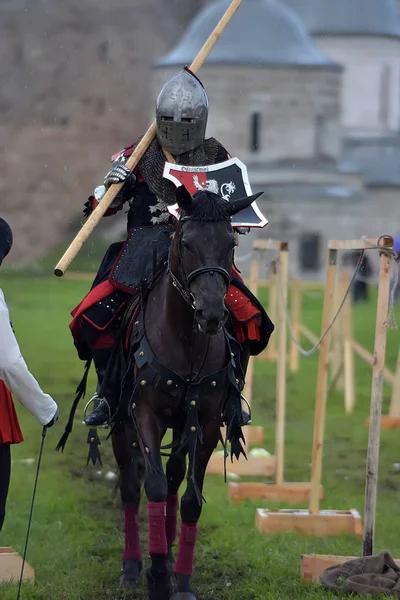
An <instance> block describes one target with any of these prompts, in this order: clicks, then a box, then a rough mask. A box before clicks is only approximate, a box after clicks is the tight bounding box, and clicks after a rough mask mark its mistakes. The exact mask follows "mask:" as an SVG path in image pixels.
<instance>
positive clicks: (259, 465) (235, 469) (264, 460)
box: [207, 453, 276, 477]
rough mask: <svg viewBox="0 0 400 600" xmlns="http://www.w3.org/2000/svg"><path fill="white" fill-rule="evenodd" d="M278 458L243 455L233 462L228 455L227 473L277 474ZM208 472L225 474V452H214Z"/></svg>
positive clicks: (256, 475) (243, 474)
mask: <svg viewBox="0 0 400 600" xmlns="http://www.w3.org/2000/svg"><path fill="white" fill-rule="evenodd" d="M275 469H276V459H275V456H248V460H246V459H245V458H243V457H241V458H240V460H235V461H234V462H233V463H232V462H231V459H230V458H229V457H228V458H227V460H226V471H227V473H233V474H234V475H240V476H241V477H242V476H244V477H247V476H253V477H272V476H274V475H275ZM207 474H209V475H210V474H214V475H223V474H224V456H223V454H216V453H215V454H213V455H212V456H211V458H210V461H209V463H208V467H207Z"/></svg>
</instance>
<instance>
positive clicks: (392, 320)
mask: <svg viewBox="0 0 400 600" xmlns="http://www.w3.org/2000/svg"><path fill="white" fill-rule="evenodd" d="M384 237H386V236H384V235H382V236H380V238H379V239H378V241H377V243H376V244H373V243H371V242H370V241H369V240H368V239H367V238H365V236H364V237H362V238H361V239H362V240H363V241H364V242H365V243H367V244H368V245H369V246H370V248H371V249H376V250H379V253H380V254H384V255H385V256H388V257H391V258H397V254H396V252H395V251H394V250H393V248H386V247H384V246H381V245H380V242H381V240H382V239H383V238H384ZM364 252H365V250H362V252H361V254H360V257H359V259H358V262H357V265H356V268H355V271H354V273H353V275H352V277H351V279H350V283H349V285H348V287H347V289H346V292H345V294H344V296H343V299H342V301H341V302H340V305H339V308H338V309H337V311H336V313H335V314H334V316H333V317H332V319H331V321H330V323H329V325H328V327H327V328H326V330H325V331H324V333H323V334H322V335H321V337H320V338H319V340H318V341H317V342H316V344H315V345H314V346H313V347H312V348H311V349H310V350H305V349H304V348H303V346H302V345H301V344H300V342H299V341H298V340H297V339H296V337H295V335H294V331H293V326H292V321H291V318H290V315H289V312H288V308H287V303H286V302H285V298H284V294H283V285H282V277H281V270H280V263H279V260H278V261H276V265H277V268H278V274H279V277H278V286H279V292H280V293H279V295H280V300H281V304H282V307H283V310H284V312H285V319H286V323H287V326H288V328H289V333H290V337H291V339H292V341H293V343H294V345H295V346H296V348H297V349H298V350H299V352H300V353H301V354H302V355H303V356H312V355H313V354H315V352H316V351H317V350H318V348H319V347H320V345H321V343H322V342H323V340H324V339H325V337H326V336H327V335H328V333H329V331H330V330H331V329H332V327H333V326H334V324H335V322H336V320H337V318H338V317H339V314H340V312H341V310H342V308H343V306H344V304H345V302H346V300H347V296H348V295H349V292H350V289H351V286H352V285H353V283H354V280H355V279H356V276H357V273H358V271H359V269H360V265H361V263H362V260H363V258H364ZM393 264H394V265H395V281H394V285H393V287H392V290H391V292H390V298H389V311H388V318H387V320H386V322H385V324H386V327H388V328H389V327H390V328H391V329H397V325H396V322H395V318H394V294H395V290H396V287H397V284H398V275H399V273H398V265H397V263H395V262H393Z"/></svg>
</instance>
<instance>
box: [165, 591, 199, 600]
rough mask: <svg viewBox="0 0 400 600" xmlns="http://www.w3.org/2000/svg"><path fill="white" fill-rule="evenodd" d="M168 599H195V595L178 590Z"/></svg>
mask: <svg viewBox="0 0 400 600" xmlns="http://www.w3.org/2000/svg"><path fill="white" fill-rule="evenodd" d="M170 600H197V596H196V595H195V594H192V592H178V593H176V594H174V595H173V596H171V598H170Z"/></svg>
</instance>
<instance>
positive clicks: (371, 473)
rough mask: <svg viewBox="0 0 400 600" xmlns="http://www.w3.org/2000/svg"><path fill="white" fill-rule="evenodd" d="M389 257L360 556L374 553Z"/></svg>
mask: <svg viewBox="0 0 400 600" xmlns="http://www.w3.org/2000/svg"><path fill="white" fill-rule="evenodd" d="M383 244H384V245H385V246H387V247H390V246H391V247H393V238H389V237H388V236H387V237H384V238H383ZM392 262H393V257H391V256H389V255H385V254H384V253H381V255H380V269H379V287H378V301H377V308H376V323H375V341H374V363H373V367H372V386H371V405H370V414H369V416H370V424H369V434H368V450H367V473H366V483H365V504H364V534H363V544H362V555H363V556H371V555H372V554H373V553H374V537H375V514H376V497H377V490H378V467H379V441H380V433H381V414H382V395H383V369H384V366H385V353H386V335H387V328H386V322H387V316H388V308H389V288H390V272H391V268H392Z"/></svg>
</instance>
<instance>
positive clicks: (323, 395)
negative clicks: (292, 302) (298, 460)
mask: <svg viewBox="0 0 400 600" xmlns="http://www.w3.org/2000/svg"><path fill="white" fill-rule="evenodd" d="M336 261H337V250H329V251H328V261H327V268H326V280H325V295H324V307H323V313H322V325H321V334H323V333H324V332H325V331H326V330H327V328H328V325H329V323H330V321H331V318H332V308H333V296H334V291H335V279H336ZM329 347H330V332H328V334H327V335H326V336H325V338H324V339H323V341H322V342H321V345H320V348H319V359H318V376H317V388H316V397H315V415H314V442H313V451H312V469H311V494H310V504H309V509H310V514H314V515H315V514H318V512H319V496H320V486H321V476H322V455H323V447H324V435H325V413H326V399H327V383H328V369H329Z"/></svg>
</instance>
